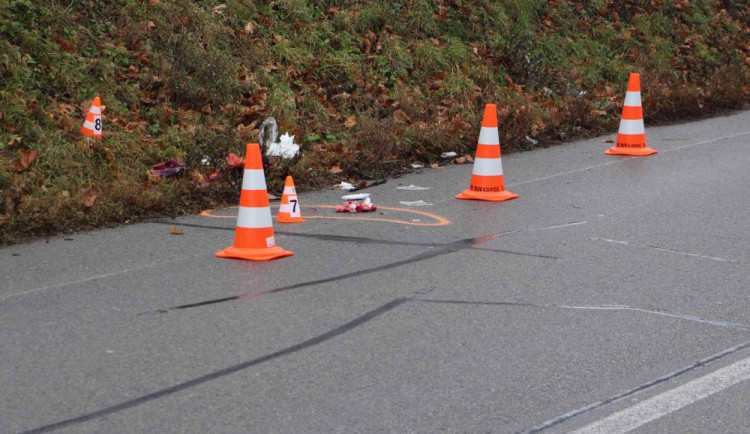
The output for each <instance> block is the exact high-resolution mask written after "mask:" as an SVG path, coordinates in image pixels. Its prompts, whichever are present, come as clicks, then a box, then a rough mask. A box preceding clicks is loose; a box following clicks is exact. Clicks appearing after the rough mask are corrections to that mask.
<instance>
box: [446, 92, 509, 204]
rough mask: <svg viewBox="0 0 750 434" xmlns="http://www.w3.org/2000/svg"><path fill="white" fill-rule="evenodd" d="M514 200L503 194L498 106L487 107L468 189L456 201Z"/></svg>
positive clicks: (507, 192)
mask: <svg viewBox="0 0 750 434" xmlns="http://www.w3.org/2000/svg"><path fill="white" fill-rule="evenodd" d="M517 197H518V195H517V194H514V193H511V192H509V191H505V181H504V178H503V162H502V159H501V158H500V133H499V131H498V128H497V107H496V106H495V104H487V105H486V106H485V107H484V117H483V118H482V129H481V131H480V132H479V144H478V145H477V154H476V157H475V158H474V169H473V171H472V174H471V183H470V184H469V188H468V189H467V190H464V191H462V192H461V193H460V194H458V195H457V196H456V199H471V200H487V201H490V202H500V201H504V200H510V199H515V198H517Z"/></svg>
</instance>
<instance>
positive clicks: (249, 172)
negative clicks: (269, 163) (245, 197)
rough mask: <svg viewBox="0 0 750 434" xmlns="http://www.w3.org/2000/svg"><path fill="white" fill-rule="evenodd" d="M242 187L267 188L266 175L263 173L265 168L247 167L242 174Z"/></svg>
mask: <svg viewBox="0 0 750 434" xmlns="http://www.w3.org/2000/svg"><path fill="white" fill-rule="evenodd" d="M242 189H243V190H265V189H266V176H265V175H264V174H263V169H245V173H244V174H243V175H242Z"/></svg>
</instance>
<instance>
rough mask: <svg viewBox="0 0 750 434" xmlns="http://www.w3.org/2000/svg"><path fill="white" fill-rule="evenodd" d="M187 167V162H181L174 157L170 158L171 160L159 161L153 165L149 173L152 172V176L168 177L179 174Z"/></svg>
mask: <svg viewBox="0 0 750 434" xmlns="http://www.w3.org/2000/svg"><path fill="white" fill-rule="evenodd" d="M186 167H187V165H186V164H183V163H180V162H179V161H177V160H175V159H174V158H170V159H169V160H167V161H165V162H163V163H159V164H157V165H155V166H153V168H152V169H151V170H149V171H148V173H150V174H151V175H152V176H158V177H164V178H166V177H169V176H174V175H177V174H178V173H180V172H181V171H182V170H183V169H184V168H186Z"/></svg>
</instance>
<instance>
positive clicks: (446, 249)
mask: <svg viewBox="0 0 750 434" xmlns="http://www.w3.org/2000/svg"><path fill="white" fill-rule="evenodd" d="M495 238H497V235H486V236H483V237H477V238H467V239H463V240H458V241H455V242H452V243H448V244H441V245H440V247H439V248H436V249H435V250H432V251H429V252H424V253H420V254H418V255H415V256H412V257H411V258H407V259H404V260H402V261H396V262H391V263H389V264H385V265H380V266H377V267H372V268H367V269H364V270H357V271H353V272H351V273H346V274H341V275H338V276H333V277H327V278H325V279H318V280H312V281H308V282H300V283H295V284H293V285H287V286H282V287H280V288H275V289H267V290H264V291H257V292H250V293H247V294H241V295H233V296H230V297H222V298H217V299H213V300H206V301H201V302H198V303H190V304H183V305H181V306H175V307H172V308H169V309H160V310H156V311H151V312H143V313H140V314H139V315H145V314H150V313H167V312H169V311H172V310H182V309H190V308H194V307H201V306H207V305H210V304H217V303H224V302H227V301H234V300H240V299H243V298H253V297H259V296H261V295H266V294H273V293H277V292H282V291H288V290H290V289H297V288H303V287H306V286H312V285H318V284H321V283H328V282H335V281H338V280H343V279H348V278H350V277H357V276H363V275H365V274H372V273H377V272H378V271H383V270H388V269H391V268H395V267H400V266H402V265H406V264H410V263H413V262H417V261H423V260H425V259H430V258H434V257H436V256H442V255H447V254H449V253H453V252H456V251H458V250H462V249H467V248H472V247H473V246H475V245H477V244H482V243H486V242H487V241H491V240H494V239H495ZM517 254H523V253H517Z"/></svg>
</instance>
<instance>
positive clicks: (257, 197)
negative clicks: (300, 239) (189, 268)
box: [216, 143, 294, 261]
mask: <svg viewBox="0 0 750 434" xmlns="http://www.w3.org/2000/svg"><path fill="white" fill-rule="evenodd" d="M293 254H294V253H292V252H289V251H287V250H284V249H282V248H281V247H279V246H277V245H276V238H275V237H274V233H273V219H272V218H271V207H270V206H269V203H268V190H267V188H266V177H265V174H264V173H263V161H262V159H261V156H260V145H259V144H257V143H248V144H247V152H246V157H245V173H244V175H243V176H242V193H241V194H240V208H239V213H238V215H237V227H236V228H235V232H234V245H233V246H232V247H227V248H226V249H224V250H222V251H220V252H218V253H216V256H218V257H219V258H236V259H247V260H250V261H268V260H271V259H276V258H281V257H284V256H292V255H293Z"/></svg>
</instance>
